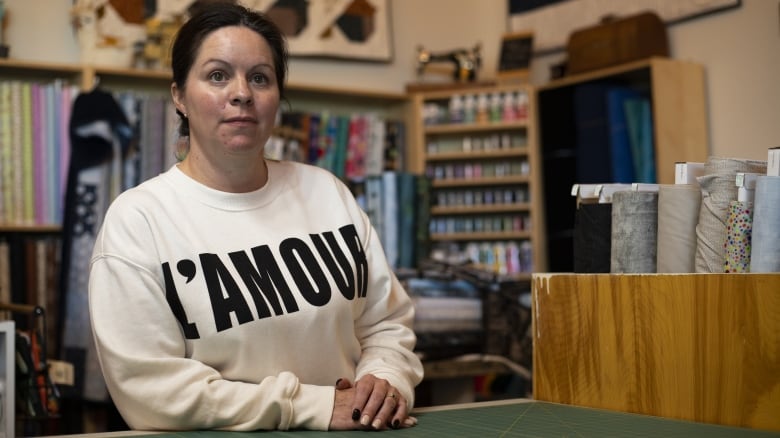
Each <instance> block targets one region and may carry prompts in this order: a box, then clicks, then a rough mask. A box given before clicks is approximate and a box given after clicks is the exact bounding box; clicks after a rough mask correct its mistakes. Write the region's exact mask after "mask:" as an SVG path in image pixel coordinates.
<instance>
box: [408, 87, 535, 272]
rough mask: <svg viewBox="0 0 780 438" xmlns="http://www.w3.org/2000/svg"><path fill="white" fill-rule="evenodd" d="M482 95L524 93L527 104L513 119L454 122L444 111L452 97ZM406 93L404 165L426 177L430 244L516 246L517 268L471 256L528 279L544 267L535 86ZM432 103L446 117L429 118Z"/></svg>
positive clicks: (459, 250) (461, 248)
mask: <svg viewBox="0 0 780 438" xmlns="http://www.w3.org/2000/svg"><path fill="white" fill-rule="evenodd" d="M480 95H483V96H493V95H500V96H506V95H509V96H512V97H513V98H515V99H517V98H518V97H519V96H521V95H522V96H525V97H526V98H527V105H526V106H525V110H524V111H523V110H521V111H520V115H518V116H517V117H516V118H502V119H501V120H498V119H495V118H494V119H493V121H489V120H484V119H474V120H472V119H470V118H467V119H466V120H467V121H463V122H460V121H456V122H452V119H451V118H450V116H448V115H446V114H447V110H446V108H448V106H449V105H450V102H451V100H452V99H453V98H456V99H458V98H462V97H464V96H473V97H475V98H476V97H477V96H480ZM411 100H412V104H413V107H414V120H413V122H412V125H411V126H412V128H413V131H414V134H413V135H414V137H415V146H414V147H413V148H411V151H410V154H409V155H410V161H409V162H408V164H409V166H410V170H411V171H412V172H415V173H425V174H426V175H427V176H428V177H429V178H431V187H432V193H431V199H432V207H431V210H430V216H431V226H430V232H431V234H430V238H431V241H432V242H433V243H434V245H436V244H438V245H439V246H451V247H453V248H455V249H454V252H456V253H461V254H462V253H466V252H467V251H469V250H470V251H472V255H473V251H474V247H475V245H476V246H478V247H481V249H480V250H481V251H493V250H494V249H493V248H494V247H495V246H500V245H506V247H508V246H509V245H511V246H514V247H516V248H517V251H518V252H517V254H518V257H519V259H521V260H522V261H521V262H520V261H519V262H518V263H517V264H515V265H514V267H510V268H505V266H504V263H503V262H502V263H498V262H495V263H492V264H490V263H488V264H486V263H485V260H483V259H480V260H479V261H478V262H477V260H474V259H473V257H472V260H473V261H474V262H476V263H477V264H478V265H482V268H483V269H485V270H487V271H492V272H494V273H496V274H499V275H500V276H503V277H506V278H511V279H528V278H530V272H532V271H534V270H539V269H544V260H545V257H544V255H543V251H544V245H543V244H542V236H543V235H544V233H543V229H542V227H541V225H542V224H543V222H542V219H541V216H540V212H541V194H540V191H539V184H538V182H537V178H538V175H539V174H540V173H539V172H538V170H537V169H538V153H537V145H536V122H535V114H534V113H535V110H534V91H533V89H532V88H531V87H530V86H527V85H512V86H510V85H503V86H475V87H471V88H462V87H458V88H456V89H451V90H433V91H418V92H414V93H412V94H411ZM431 106H434V108H439V110H440V113H442V114H445V115H444V117H443V118H440V119H439V120H431V118H430V116H429V109H430V108H431ZM456 120H457V119H456ZM477 120H479V121H477ZM529 252H530V255H529V254H528V253H529ZM498 254H501V251H498ZM521 254H525V256H524V257H523V256H521ZM498 257H499V256H498V255H497V256H496V258H498ZM529 259H530V260H529ZM488 260H490V259H489V258H488ZM505 269H506V270H505Z"/></svg>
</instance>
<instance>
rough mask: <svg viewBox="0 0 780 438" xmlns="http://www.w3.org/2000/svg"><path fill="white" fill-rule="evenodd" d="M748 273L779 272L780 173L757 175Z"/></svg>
mask: <svg viewBox="0 0 780 438" xmlns="http://www.w3.org/2000/svg"><path fill="white" fill-rule="evenodd" d="M754 206H755V207H754V210H753V245H752V252H751V255H750V272H780V176H766V175H764V176H759V177H758V179H757V180H756V198H755V200H754Z"/></svg>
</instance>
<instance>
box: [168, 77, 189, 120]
mask: <svg viewBox="0 0 780 438" xmlns="http://www.w3.org/2000/svg"><path fill="white" fill-rule="evenodd" d="M180 94H181V90H179V87H178V86H177V85H176V82H173V83H171V98H172V99H173V104H174V105H175V106H176V110H177V111H179V112H180V113H182V114H187V109H186V108H185V107H184V104H183V103H182V101H181V96H180Z"/></svg>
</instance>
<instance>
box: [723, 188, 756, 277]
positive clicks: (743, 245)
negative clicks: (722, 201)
mask: <svg viewBox="0 0 780 438" xmlns="http://www.w3.org/2000/svg"><path fill="white" fill-rule="evenodd" d="M752 231H753V203H752V202H742V201H731V204H729V219H728V221H727V223H726V244H725V246H726V261H725V263H724V264H723V272H750V253H751V250H750V240H751V234H752Z"/></svg>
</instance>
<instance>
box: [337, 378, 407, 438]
mask: <svg viewBox="0 0 780 438" xmlns="http://www.w3.org/2000/svg"><path fill="white" fill-rule="evenodd" d="M415 424H417V419H416V418H414V417H410V416H409V405H408V404H407V402H406V399H405V398H404V397H403V396H402V395H401V393H399V392H398V390H396V389H395V388H393V386H392V385H390V382H388V381H387V380H384V379H379V378H377V377H375V376H373V375H367V376H364V377H363V378H362V379H360V380H358V381H357V382H356V384H355V386H354V387H353V386H352V384H351V383H350V382H349V381H348V380H347V379H339V380H338V382H336V400H335V404H334V407H333V416H332V417H331V420H330V429H331V430H352V429H374V430H382V429H386V428H388V427H392V428H394V429H398V428H400V427H411V426H414V425H415Z"/></svg>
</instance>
